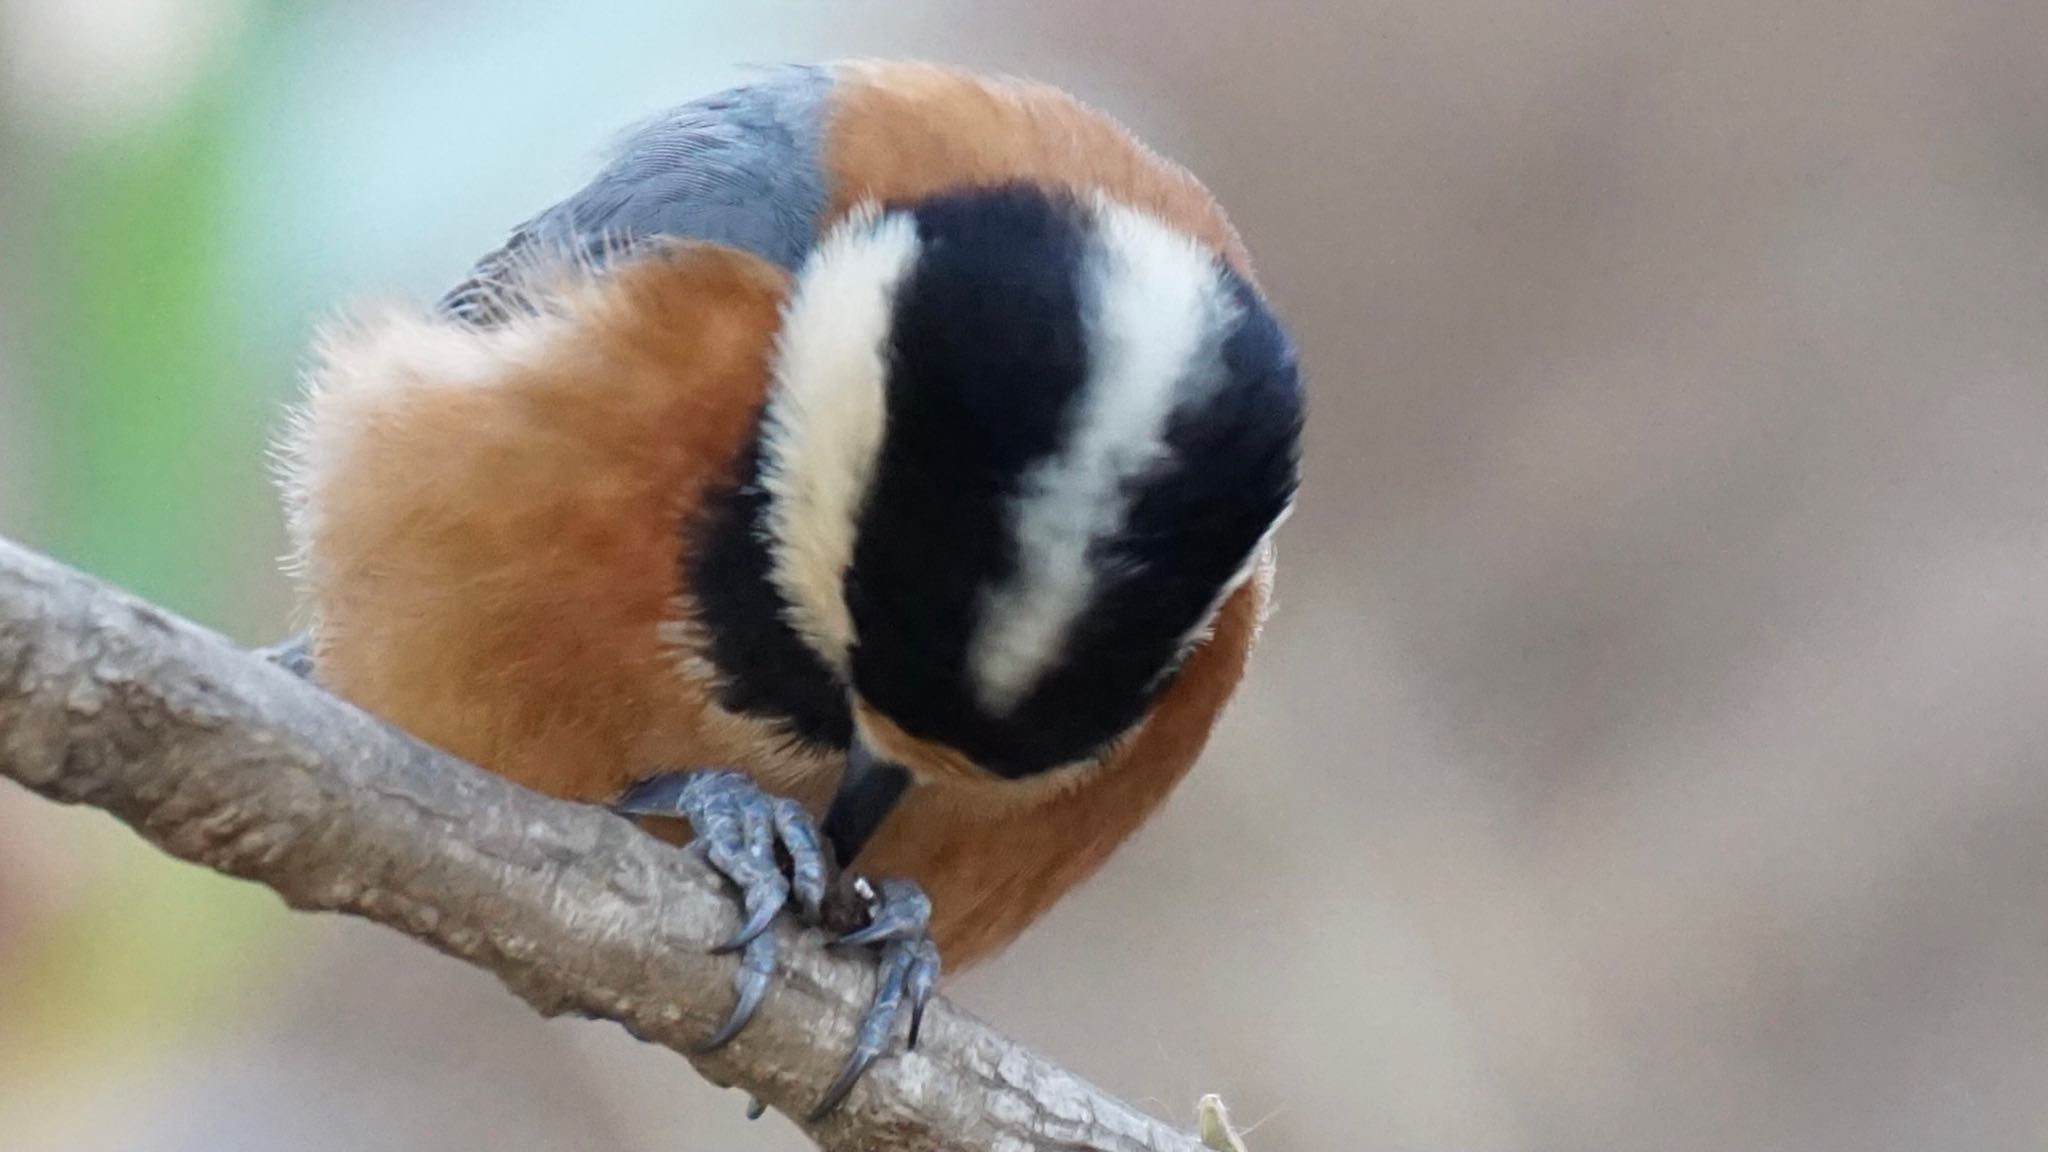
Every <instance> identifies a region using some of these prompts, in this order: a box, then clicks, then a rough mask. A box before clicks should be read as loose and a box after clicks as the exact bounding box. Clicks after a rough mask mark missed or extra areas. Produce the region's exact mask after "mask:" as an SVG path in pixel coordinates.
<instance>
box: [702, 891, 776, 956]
mask: <svg viewBox="0 0 2048 1152" xmlns="http://www.w3.org/2000/svg"><path fill="white" fill-rule="evenodd" d="M783 899H784V898H783V897H780V896H778V897H776V898H775V899H758V900H753V899H750V900H748V901H747V904H748V905H749V906H750V907H751V909H752V911H751V912H750V913H749V914H748V916H747V922H746V923H744V924H742V925H740V927H739V931H737V932H734V933H733V934H732V938H731V939H730V940H727V941H726V942H725V943H723V944H720V945H718V946H716V947H714V948H713V949H711V951H712V954H713V955H718V956H723V955H725V954H726V953H728V952H737V951H739V950H740V949H742V948H745V947H746V946H747V945H749V944H752V943H753V942H754V941H755V940H757V939H759V938H760V935H761V933H763V932H766V931H767V930H768V926H769V925H771V924H773V923H775V914H776V913H777V912H780V911H782V901H783Z"/></svg>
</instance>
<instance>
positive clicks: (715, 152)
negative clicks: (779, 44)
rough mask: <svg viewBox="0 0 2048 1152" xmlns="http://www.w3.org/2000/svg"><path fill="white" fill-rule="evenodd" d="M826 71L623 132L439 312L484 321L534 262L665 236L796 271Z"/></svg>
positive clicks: (697, 103) (814, 203)
mask: <svg viewBox="0 0 2048 1152" xmlns="http://www.w3.org/2000/svg"><path fill="white" fill-rule="evenodd" d="M831 88H832V74H831V72H830V71H829V70H828V69H826V68H822V67H787V68H780V69H777V70H775V71H774V72H773V73H771V74H769V75H768V76H766V77H764V78H763V79H761V80H760V81H757V82H755V83H752V84H748V85H745V86H742V87H739V88H733V89H730V90H727V91H724V92H720V93H717V94H715V95H711V96H706V97H703V98H701V99H697V100H693V101H691V102H689V103H687V104H684V105H682V106H680V107H678V108H674V109H671V110H669V111H668V112H666V113H663V114H662V115H660V116H658V117H656V118H655V119H653V120H652V121H650V122H648V123H647V124H644V125H642V126H641V127H639V128H637V129H635V130H634V131H633V132H631V133H629V134H628V135H627V137H626V139H625V141H624V143H623V145H622V146H621V147H620V149H619V150H618V152H617V153H616V154H615V155H614V157H613V159H612V160H611V162H610V163H609V164H607V165H606V166H605V167H604V169H603V170H602V171H600V172H599V173H598V174H597V176H596V177H595V178H594V179H592V180H591V182H590V183H589V184H587V185H585V186H584V187H583V188H582V189H581V190H580V191H578V192H576V193H575V194H574V195H572V196H570V197H569V198H568V199H566V200H564V201H562V202H561V203H559V204H557V205H555V206H554V207H552V208H549V209H548V210H546V211H545V212H542V213H541V214H540V215H538V216H535V217H534V218H533V219H531V220H528V221H526V222H525V223H524V224H521V225H520V226H519V227H518V228H516V229H515V230H514V231H513V233H512V236H511V238H510V239H509V240H508V241H506V243H505V245H504V246H503V247H501V248H499V249H498V250H497V251H495V252H493V253H491V254H490V255H488V256H486V257H484V258H483V259H482V260H481V261H479V262H478V263H477V266H476V268H475V270H474V271H473V272H472V274H471V276H470V278H469V279H468V280H466V281H464V282H463V283H462V284H460V285H458V286H456V288H455V289H454V290H452V291H450V292H449V293H448V295H447V296H445V297H443V298H442V300H441V308H442V309H443V310H444V311H446V312H448V313H450V314H451V315H454V316H457V317H459V318H461V319H463V320H466V321H469V322H471V323H475V324H491V323H494V322H497V321H500V320H502V319H504V318H505V317H506V315H507V314H508V312H509V311H510V310H512V309H514V308H518V307H520V300H521V297H522V292H521V286H522V283H523V282H524V281H525V280H526V279H527V278H529V277H531V276H532V275H533V274H534V273H535V272H536V271H537V270H544V269H548V268H551V267H559V266H560V265H561V264H562V263H564V262H571V261H573V262H575V263H577V264H580V265H581V266H583V267H587V268H601V267H603V266H604V265H605V264H606V263H607V262H609V261H610V260H612V259H614V258H616V257H617V256H619V255H620V254H621V253H625V252H631V251H632V250H633V249H635V248H636V247H638V246H640V245H643V244H645V243H646V242H649V241H658V240H663V239H672V240H695V241H706V242H710V243H716V244H725V245H729V246H731V247H734V248H739V249H743V250H745V251H747V252H751V253H753V254H755V255H757V256H759V257H761V258H762V259H764V260H770V261H773V262H774V263H776V264H779V265H781V266H783V267H784V268H790V269H794V268H795V267H796V266H797V264H799V263H800V262H801V261H802V260H803V258H804V255H805V254H806V253H807V252H808V251H809V250H810V248H811V245H812V243H813V241H814V240H815V238H816V236H817V230H818V220H819V218H820V217H821V216H822V215H823V213H824V210H825V197H826V187H825V176H824V172H823V169H822V166H821V162H820V156H819V152H820V147H821V140H820V137H821V135H822V133H823V130H824V120H825V109H826V101H827V99H828V97H829V94H830V91H831Z"/></svg>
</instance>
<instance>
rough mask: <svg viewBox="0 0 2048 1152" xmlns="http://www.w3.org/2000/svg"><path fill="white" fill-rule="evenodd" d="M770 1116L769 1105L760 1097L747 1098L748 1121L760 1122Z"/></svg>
mask: <svg viewBox="0 0 2048 1152" xmlns="http://www.w3.org/2000/svg"><path fill="white" fill-rule="evenodd" d="M767 1114H768V1105H767V1103H766V1102H765V1101H763V1100H762V1099H761V1098H760V1097H759V1096H749V1097H747V1119H749V1120H759V1119H760V1118H761V1117H763V1116H765V1115H767Z"/></svg>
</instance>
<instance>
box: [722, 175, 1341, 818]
mask: <svg viewBox="0 0 2048 1152" xmlns="http://www.w3.org/2000/svg"><path fill="white" fill-rule="evenodd" d="M1302 415H1303V401H1302V394H1301V389H1300V386H1299V382H1298V380H1297V376H1296V368H1295V359H1294V354H1293V350H1292V347H1291V345H1290V343H1289V341H1288V339H1287V337H1286V335H1285V333H1284V332H1283V331H1282V329H1281V328H1280V327H1279V325H1278V324H1277V322H1276V321H1275V320H1274V318H1273V317H1272V315H1271V314H1270V313H1269V312H1268V310H1267V308H1266V306H1265V304H1264V303H1263V301H1262V300H1261V299H1260V298H1259V296H1258V294H1257V293H1256V292H1255V291H1254V290H1253V289H1252V287H1251V286H1250V285H1249V284H1247V283H1246V281H1245V280H1244V279H1243V278H1242V277H1241V276H1239V275H1238V274H1237V273H1235V272H1234V271H1232V270H1231V269H1230V268H1229V267H1228V266H1227V265H1226V264H1225V263H1224V262H1223V261H1222V260H1221V259H1220V258H1219V257H1218V256H1217V255H1216V254H1215V253H1213V252H1212V251H1210V250H1209V249H1207V248H1205V247H1203V246H1201V245H1199V244H1197V243H1196V242H1195V241H1194V240H1192V239H1190V238H1188V237H1187V236H1185V235H1183V234H1181V233H1179V232H1177V231H1175V230H1174V229H1172V228H1170V227H1169V226H1168V225H1166V224H1164V223H1162V222H1161V221H1159V220H1157V219H1155V218H1153V217H1151V216H1149V215H1146V214H1144V213H1143V212H1140V211H1138V210H1136V209H1134V208H1131V207H1127V206H1125V205H1122V204H1119V203H1115V202H1112V201H1109V200H1106V199H1103V198H1088V197H1073V196H1068V195H1065V194H1056V193H1048V192H1045V191H1043V190H1039V189H1036V188H1029V187H1006V188H998V189H989V190H975V191H968V192H961V193H957V194H950V195H946V196H941V197H937V198H933V199H929V200H925V201H921V202H917V203H914V204H909V205H905V206H901V207H894V208H887V209H870V210H864V211H861V212H857V213H855V214H853V215H852V216H851V217H850V218H849V219H847V220H846V221H845V222H843V223H842V224H841V225H839V226H838V227H837V228H836V229H835V230H834V231H833V232H832V233H831V234H830V235H829V236H827V237H826V238H825V239H823V240H822V241H821V242H820V244H819V246H818V247H817V249H816V251H815V252H814V253H813V254H812V255H811V256H810V258H809V259H808V260H807V261H806V262H805V264H804V265H803V267H802V268H801V269H799V271H798V273H797V277H796V281H795V284H794V287H793V288H792V292H791V296H790V298H789V301H788V304H787V306H786V307H785V309H784V316H783V324H782V329H781V332H780V335H779V338H778V345H777V352H776V360H775V379H774V383H773V386H772V388H771V392H770V399H769V402H768V405H767V408H766V411H765V412H764V414H763V418H762V424H761V433H760V436H759V439H758V442H757V443H756V445H755V447H754V451H753V453H752V454H751V457H750V459H749V460H748V461H747V463H746V471H747V475H746V477H744V479H743V482H742V484H741V485H740V486H739V487H738V488H737V489H736V495H735V497H734V498H733V499H732V500H731V501H730V508H729V510H728V512H727V513H726V514H725V516H724V528H723V530H722V531H721V530H718V528H717V527H716V526H714V531H713V534H712V537H711V539H710V540H709V541H708V542H707V543H708V546H707V547H705V548H704V549H703V550H702V558H701V559H700V561H699V571H698V573H697V579H696V581H695V584H696V587H697V588H698V592H699V597H700V599H702V600H703V601H704V609H705V615H706V618H707V621H708V622H709V623H710V624H711V625H712V630H713V632H714V653H713V655H714V659H715V662H716V663H717V664H718V665H719V666H720V668H721V670H722V671H723V673H724V674H725V675H726V677H727V680H728V685H729V689H730V692H729V697H730V700H729V702H730V703H733V704H736V705H737V706H739V707H742V708H747V709H748V710H751V711H755V712H757V713H768V714H776V715H779V716H780V717H781V718H782V719H784V720H786V721H787V722H788V723H789V724H790V726H791V727H792V729H793V730H794V731H795V732H796V733H797V734H798V735H800V736H803V737H806V738H810V739H813V740H819V741H824V742H828V743H835V744H839V745H842V746H847V747H849V748H851V749H852V751H853V761H854V763H855V765H856V767H857V768H859V767H861V766H863V765H865V764H868V763H872V762H890V763H895V764H900V765H903V766H904V767H905V768H906V769H907V770H908V775H909V776H912V777H919V778H923V777H929V776H933V775H944V774H955V775H958V774H967V775H975V776H982V777H986V778H996V779H1021V778H1025V777H1033V776H1038V775H1041V774H1043V773H1047V772H1050V771H1053V770H1056V769H1059V768H1062V767H1065V766H1070V765H1083V764H1087V763H1089V762H1091V761H1092V760H1093V759H1094V758H1096V757H1097V756H1098V755H1099V754H1100V753H1101V752H1102V750H1103V749H1105V748H1107V747H1110V746H1112V745H1113V744H1114V743H1115V742H1116V741H1117V739H1118V737H1120V736H1122V735H1123V734H1125V733H1126V732H1128V731H1130V730H1131V729H1132V728H1133V727H1134V725H1136V724H1137V723H1138V722H1139V721H1140V720H1141V719H1143V717H1144V716H1145V715H1146V713H1147V711H1148V709H1149V708H1150V707H1151V705H1152V702H1153V701H1154V700H1155V698H1156V697H1157V696H1158V694H1159V693H1160V692H1161V691H1162V690H1163V688H1164V687H1165V686H1166V685H1167V684H1168V683H1169V682H1170V681H1171V679H1172V676H1173V674H1174V672H1175V671H1176V669H1177V668H1178V667H1179V665H1180V662H1181V661H1182V660H1183V659H1184V658H1185V657H1186V656H1187V654H1188V653H1189V652H1190V651H1191V649H1192V648H1193V647H1194V646H1195V645H1197V644H1199V643H1200V640H1201V638H1202V636H1203V633H1204V629H1205V628H1206V627H1207V626H1208V625H1209V623H1210V621H1211V619H1212V617H1213V616H1214V615H1215V613H1216V611H1217V609H1218V607H1219V605H1220V604H1221V603H1222V602H1223V600H1224V599H1225V598H1226V597H1227V596H1228V595H1229V594H1230V593H1231V592H1232V591H1233V590H1234V589H1235V588H1236V587H1237V586H1238V585H1240V584H1242V583H1243V582H1244V581H1245V580H1247V579H1249V578H1250V577H1251V575H1252V573H1253V569H1254V566H1255V564H1256V563H1257V560H1258V558H1259V555H1260V553H1261V550H1262V547H1263V545H1264V542H1265V541H1266V539H1267V537H1268V536H1269V535H1270V533H1271V532H1272V531H1273V529H1274V528H1275V527H1276V526H1277V525H1278V524H1279V522H1280V521H1281V519H1282V518H1283V517H1284V516H1285V514H1286V512H1287V510H1288V508H1289V507H1290V504H1291V502H1292V500H1293V496H1294V491H1295V486H1296V482H1297V476H1298V465H1299V444H1300V434H1301V424H1302ZM859 774H860V773H859V772H851V773H849V774H848V775H849V778H851V777H854V776H857V775H859ZM849 783H851V779H849Z"/></svg>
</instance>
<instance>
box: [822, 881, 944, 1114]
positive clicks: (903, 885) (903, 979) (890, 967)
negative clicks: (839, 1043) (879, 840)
mask: <svg viewBox="0 0 2048 1152" xmlns="http://www.w3.org/2000/svg"><path fill="white" fill-rule="evenodd" d="M851 887H852V888H853V890H854V892H855V893H856V894H858V895H859V896H861V897H862V898H864V899H865V900H866V902H867V905H868V915H867V924H866V926H865V927H862V928H859V929H856V930H855V931H852V932H848V933H847V934H845V935H844V936H841V937H839V938H838V939H837V940H834V941H833V942H832V943H833V944H834V945H835V946H838V947H849V946H863V945H877V944H878V945H880V946H881V960H880V964H879V966H878V968H877V971H876V974H875V997H874V999H873V1000H871V1001H869V1002H868V1010H867V1013H866V1014H865V1015H864V1016H862V1017H861V1022H860V1027H859V1028H858V1029H856V1030H855V1031H854V1043H853V1055H852V1056H850V1057H849V1058H848V1059H847V1061H846V1066H845V1067H844V1068H843V1069H841V1070H840V1073H839V1076H838V1078H836V1079H834V1080H833V1081H832V1086H831V1087H830V1088H827V1089H826V1090H825V1098H824V1099H823V1100H821V1101H819V1102H818V1106H817V1107H816V1108H814V1109H812V1110H811V1116H810V1118H811V1119H813V1120H816V1119H818V1118H820V1117H822V1116H824V1115H825V1114H826V1113H828V1112H830V1111H832V1109H834V1108H836V1107H838V1106H839V1102H840V1101H842V1100H844V1099H846V1094H847V1093H849V1092H851V1091H853V1086H854V1085H855V1084H857V1083H859V1082H860V1078H861V1074H862V1073H864V1072H866V1071H867V1069H868V1065H870V1064H872V1063H874V1062H875V1059H876V1058H877V1057H879V1056H880V1055H881V1054H882V1053H883V1051H884V1050H886V1049H887V1048H888V1046H889V1037H890V1036H891V1035H893V1034H894V1033H895V1031H896V1021H897V1018H898V1017H900V1016H901V1015H902V1014H903V1009H904V1008H905V1007H906V1006H907V1007H908V1008H909V1009H910V1036H909V1039H908V1040H907V1041H906V1042H905V1044H904V1047H905V1048H907V1049H908V1048H916V1047H917V1034H918V1031H919V1029H920V1028H922V1027H923V1025H924V1008H925V1005H926V1004H927V1003H929V1002H930V1001H931V998H932V990H933V989H934V988H936V987H937V986H938V983H939V948H938V945H936V944H934V943H932V939H931V936H930V929H931V920H932V902H931V898H930V897H928V896H926V895H925V894H924V890H923V889H921V888H919V887H918V886H917V885H916V883H914V882H912V881H909V880H898V879H888V880H883V881H881V882H880V883H879V884H878V885H870V884H869V883H868V881H867V880H866V879H865V878H861V877H855V878H854V879H853V881H852V884H851Z"/></svg>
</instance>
